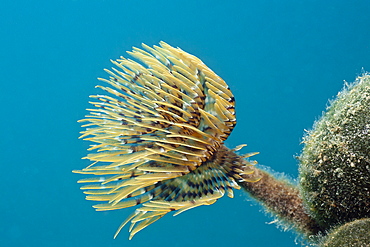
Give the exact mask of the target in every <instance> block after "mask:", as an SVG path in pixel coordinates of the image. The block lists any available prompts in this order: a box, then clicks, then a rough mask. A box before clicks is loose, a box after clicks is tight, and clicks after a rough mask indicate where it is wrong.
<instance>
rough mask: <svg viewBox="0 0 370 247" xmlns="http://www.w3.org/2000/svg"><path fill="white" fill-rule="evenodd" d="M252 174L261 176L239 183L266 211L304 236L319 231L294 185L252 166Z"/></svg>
mask: <svg viewBox="0 0 370 247" xmlns="http://www.w3.org/2000/svg"><path fill="white" fill-rule="evenodd" d="M252 169H253V170H254V173H253V174H252V175H244V176H245V178H246V179H250V178H251V176H253V177H255V176H258V177H261V179H260V180H259V181H257V182H241V183H239V185H240V186H241V187H242V188H243V189H244V190H246V191H247V192H248V193H249V194H250V195H251V196H252V197H254V198H255V199H257V200H258V201H260V202H262V204H263V205H264V206H265V208H267V210H268V211H270V212H271V213H273V214H275V215H276V216H278V217H279V218H280V219H281V220H283V222H287V223H290V224H292V225H293V226H294V227H295V228H296V229H297V230H299V231H300V232H302V233H303V234H305V235H306V236H310V235H316V234H317V233H319V232H321V230H320V227H319V226H318V225H317V223H316V222H315V221H314V220H313V219H312V218H311V217H310V216H309V215H308V214H307V213H306V210H305V208H304V205H303V201H302V199H301V197H300V195H299V190H298V188H297V187H296V186H294V185H292V184H289V183H288V182H286V181H282V180H278V179H277V178H274V177H273V176H272V175H270V174H269V173H267V172H266V171H263V170H260V169H258V168H256V167H253V168H252Z"/></svg>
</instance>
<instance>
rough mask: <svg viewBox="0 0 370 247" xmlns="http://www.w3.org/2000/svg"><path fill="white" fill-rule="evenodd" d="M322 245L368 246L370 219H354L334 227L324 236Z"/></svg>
mask: <svg viewBox="0 0 370 247" xmlns="http://www.w3.org/2000/svg"><path fill="white" fill-rule="evenodd" d="M321 246H322V247H366V246H370V219H361V220H355V221H353V222H350V223H347V224H344V225H343V226H340V227H338V228H337V229H334V230H333V231H332V232H331V233H330V234H328V236H327V237H326V238H325V241H324V243H323V244H322V245H321Z"/></svg>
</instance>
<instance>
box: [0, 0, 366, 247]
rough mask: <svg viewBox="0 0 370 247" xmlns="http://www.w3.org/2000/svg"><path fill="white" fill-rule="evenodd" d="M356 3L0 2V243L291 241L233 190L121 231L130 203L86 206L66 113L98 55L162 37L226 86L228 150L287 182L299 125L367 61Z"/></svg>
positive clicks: (91, 82)
mask: <svg viewBox="0 0 370 247" xmlns="http://www.w3.org/2000/svg"><path fill="white" fill-rule="evenodd" d="M369 13H370V3H369V1H368V0H362V1H361V0H354V1H344V0H337V1H322V0H291V1H289V0H279V1H277V0H260V1H215V0H213V1H211V0H204V1H195V0H189V1H164V0H156V1H152V0H147V1H133V0H131V1H128V0H121V1H103V0H99V1H98V0H90V1H82V0H75V1H68V0H64V1H59V0H53V1H42V0H40V1H14V0H12V1H10V0H3V1H2V3H1V9H0V37H1V39H0V55H1V59H0V72H1V83H0V105H1V121H0V133H1V138H0V150H1V151H0V152H1V159H0V164H1V179H0V188H1V189H0V195H1V203H0V239H1V241H0V246H7V247H8V246H30V247H33V246H37V247H44V246H45V247H46V246H56V247H59V246H89V247H94V246H99V247H102V246H104V247H108V246H125V247H130V246H135V247H140V246H171V247H182V246H184V247H185V246H186V247H188V246H213V247H218V246H287V247H289V246H297V245H296V244H295V242H297V241H299V240H296V239H295V235H294V234H293V233H292V232H284V231H282V230H280V229H278V228H277V227H276V226H275V225H274V224H268V223H269V222H271V221H273V218H271V217H269V216H268V215H267V214H266V213H264V211H263V210H262V208H261V207H260V206H259V205H258V204H257V203H256V202H254V201H253V200H251V199H250V198H249V197H248V195H246V194H245V193H244V192H242V191H236V193H235V194H236V195H235V198H234V199H229V198H226V197H225V198H222V199H221V200H219V201H218V202H217V203H215V204H214V205H211V206H202V207H199V208H196V209H192V210H190V211H187V212H185V213H183V214H181V215H179V216H176V217H172V216H171V215H167V216H166V217H164V218H162V219H161V220H159V221H158V222H156V223H154V224H153V225H151V226H150V227H148V228H147V229H145V230H143V231H142V232H140V233H139V234H137V235H136V236H135V237H134V239H133V240H131V241H129V240H128V239H127V238H128V232H127V230H128V229H127V228H125V229H123V231H122V232H121V234H120V235H119V237H118V238H117V239H116V240H113V238H112V237H113V234H114V232H115V231H116V229H117V227H118V226H119V225H120V223H121V222H122V221H123V220H124V219H125V218H126V217H127V216H128V215H129V214H130V213H131V211H132V209H126V210H120V211H114V212H95V211H94V210H93V209H92V208H91V206H92V205H93V202H89V201H85V199H84V195H83V194H82V192H81V191H80V190H79V185H78V184H76V181H77V180H78V179H80V178H82V177H83V176H81V175H77V174H72V173H71V171H72V170H73V169H81V168H83V167H85V166H86V165H88V162H87V161H86V160H81V157H83V156H84V155H86V153H87V151H86V148H87V147H88V145H89V143H87V142H84V141H82V140H78V139H77V138H78V136H79V131H81V130H82V129H81V128H80V126H79V124H78V123H77V122H76V121H77V120H78V119H81V118H83V116H84V115H85V114H86V113H87V112H86V111H85V108H87V107H89V104H88V103H87V102H88V100H89V98H88V96H89V95H90V94H95V93H99V92H100V91H99V90H97V89H94V86H95V85H96V84H98V81H97V80H96V78H97V77H106V76H107V75H106V74H105V72H104V71H103V68H110V67H111V64H110V62H109V59H116V58H118V57H119V56H120V55H124V54H125V51H126V50H130V49H131V47H132V46H140V44H141V43H142V42H144V43H146V44H148V45H155V44H157V43H158V42H159V41H161V40H163V41H166V42H168V43H169V44H171V45H173V46H179V47H181V48H182V49H184V50H185V51H187V52H189V53H192V54H194V55H196V56H198V57H199V58H201V59H202V60H203V61H204V62H205V63H206V64H207V65H208V66H209V67H210V68H212V70H214V71H215V72H216V73H217V74H219V75H220V76H221V77H222V78H223V79H225V81H226V82H227V83H228V84H229V85H230V88H231V89H232V91H233V93H234V94H235V98H236V102H237V118H238V123H237V127H236V129H235V130H234V131H233V133H232V135H231V136H230V137H229V139H228V140H227V141H226V145H227V146H228V147H235V146H237V145H239V144H243V143H246V144H248V147H246V148H245V149H244V150H243V151H242V152H254V151H259V152H260V154H259V155H257V156H255V159H256V160H258V162H259V163H260V164H262V165H265V166H270V167H271V168H272V169H273V170H275V171H276V172H283V173H284V174H285V175H286V176H288V177H290V178H291V179H292V180H294V179H296V178H297V175H298V164H297V160H296V159H295V158H294V156H295V155H297V154H299V153H300V150H301V148H302V145H300V142H301V140H302V135H303V134H304V129H310V128H311V126H312V124H313V122H314V120H315V119H317V118H318V117H319V116H320V115H321V112H322V111H323V110H325V106H326V105H327V102H328V99H332V98H333V97H334V96H335V95H336V94H337V92H338V91H339V90H340V89H341V88H342V86H343V81H344V80H346V81H349V82H350V81H353V80H354V78H355V77H356V76H357V75H360V74H361V72H362V68H364V69H365V70H370V15H369Z"/></svg>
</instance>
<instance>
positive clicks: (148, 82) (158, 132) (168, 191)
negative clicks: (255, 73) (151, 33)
mask: <svg viewBox="0 0 370 247" xmlns="http://www.w3.org/2000/svg"><path fill="white" fill-rule="evenodd" d="M143 48H144V49H145V50H142V49H138V48H133V51H132V52H128V53H129V54H130V55H131V56H132V57H134V58H135V59H137V60H139V62H136V61H134V60H131V59H127V58H124V57H121V58H120V59H118V60H117V61H112V63H113V64H114V65H115V66H116V68H112V70H106V72H108V73H109V74H110V78H109V80H106V79H100V78H99V80H101V81H104V82H106V83H108V84H109V85H110V86H108V87H103V86H97V87H99V88H101V89H103V90H104V91H106V92H107V93H108V95H110V96H108V95H94V96H90V97H91V98H93V99H95V101H94V102H90V103H91V104H92V105H94V107H95V108H93V109H88V110H89V111H90V115H87V116H86V119H82V120H80V121H79V122H87V123H86V124H84V125H83V127H85V128H86V130H85V131H83V132H81V133H82V135H81V138H84V139H85V140H89V141H92V142H94V143H95V144H94V145H92V146H91V148H89V149H88V150H89V151H93V153H90V154H88V155H87V157H85V158H86V159H89V160H90V161H92V162H93V163H92V164H91V165H90V166H88V167H86V168H85V169H82V170H78V171H74V172H76V173H82V174H93V175H97V176H96V177H95V178H87V179H82V180H79V181H78V182H79V183H90V184H88V185H85V186H83V187H81V189H83V190H85V191H84V193H85V194H87V197H86V199H87V200H93V201H100V202H104V203H102V204H98V205H95V206H94V208H96V210H98V211H104V210H115V209H121V208H127V207H132V206H136V205H139V204H141V206H142V207H140V208H137V209H136V210H135V212H134V213H133V214H131V216H129V217H128V219H127V220H126V221H125V222H123V223H122V224H121V226H120V227H119V229H118V230H117V233H116V234H115V236H114V237H116V236H117V234H118V233H119V232H120V230H121V229H122V228H123V227H124V226H125V225H126V223H128V222H130V221H131V227H130V232H131V234H130V239H131V238H132V237H133V236H134V235H135V234H136V233H137V232H138V231H140V230H142V229H143V228H145V227H146V226H148V225H150V224H151V223H153V222H155V221H156V220H158V219H160V218H161V217H163V216H164V215H165V214H167V213H168V212H170V211H177V212H176V213H175V215H176V214H179V213H181V212H183V211H185V210H187V209H190V208H193V207H197V206H200V205H209V204H212V203H214V202H215V201H216V200H217V199H218V198H220V197H222V196H223V195H224V194H225V191H226V192H227V194H228V195H229V196H230V197H232V195H233V194H232V188H237V189H239V188H240V187H239V186H238V184H237V183H236V182H237V180H238V179H242V178H241V175H242V174H247V173H251V172H252V171H251V170H248V166H250V165H251V163H249V162H248V161H246V160H243V159H242V161H240V160H239V161H238V162H239V163H241V164H239V166H238V167H236V166H235V159H236V160H237V158H225V157H226V156H227V152H228V150H227V149H226V148H225V147H224V146H223V145H222V144H223V142H224V141H225V140H226V138H227V137H228V136H229V134H230V133H231V131H232V130H233V128H234V126H235V124H236V119H235V108H234V97H233V95H232V93H231V91H230V90H229V87H228V86H227V84H226V83H225V82H224V81H223V80H222V79H221V78H220V77H219V76H217V75H216V74H215V73H214V72H213V71H212V70H210V69H209V68H208V67H207V66H206V65H205V64H204V63H203V62H202V61H201V60H200V59H198V58H197V57H195V56H193V55H190V54H188V53H186V52H184V51H182V50H181V49H179V48H174V47H172V46H170V45H168V44H166V43H164V42H161V43H160V46H154V47H153V48H151V47H149V46H147V45H144V44H143ZM233 159H234V160H233ZM244 168H245V169H244Z"/></svg>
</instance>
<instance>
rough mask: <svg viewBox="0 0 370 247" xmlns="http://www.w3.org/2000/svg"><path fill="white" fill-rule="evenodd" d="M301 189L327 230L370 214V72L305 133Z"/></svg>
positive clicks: (359, 78)
mask: <svg viewBox="0 0 370 247" xmlns="http://www.w3.org/2000/svg"><path fill="white" fill-rule="evenodd" d="M304 144H305V146H304V148H303V151H302V154H301V156H300V158H299V159H300V163H301V164H300V186H301V193H302V196H303V199H304V202H305V203H306V207H307V209H308V211H309V213H310V215H311V216H312V217H313V218H314V219H315V220H316V221H317V222H318V224H319V225H320V227H321V228H322V229H323V230H329V229H331V228H333V227H334V226H337V225H340V224H344V223H346V222H351V221H353V220H355V219H361V218H370V178H369V177H370V75H369V74H364V75H362V76H360V77H358V78H357V80H356V81H355V82H354V83H353V84H351V85H347V86H346V88H345V89H344V90H343V91H342V92H340V93H339V94H338V96H337V98H336V99H335V100H334V101H333V102H331V104H330V106H329V107H328V109H327V112H326V113H324V115H323V116H322V117H321V118H320V119H319V120H318V121H317V122H316V123H315V124H314V126H313V129H312V130H311V131H309V132H308V133H307V135H306V136H305V137H304Z"/></svg>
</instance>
